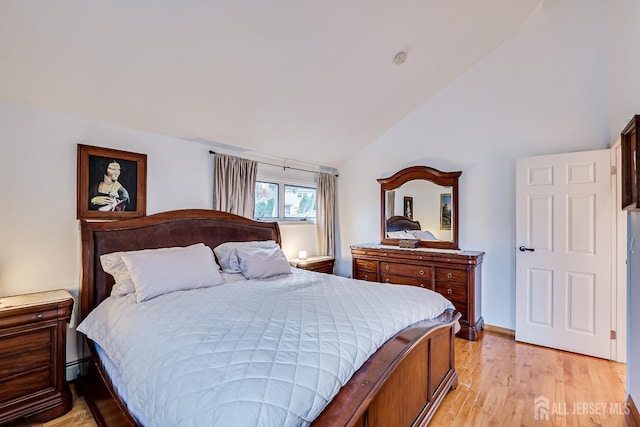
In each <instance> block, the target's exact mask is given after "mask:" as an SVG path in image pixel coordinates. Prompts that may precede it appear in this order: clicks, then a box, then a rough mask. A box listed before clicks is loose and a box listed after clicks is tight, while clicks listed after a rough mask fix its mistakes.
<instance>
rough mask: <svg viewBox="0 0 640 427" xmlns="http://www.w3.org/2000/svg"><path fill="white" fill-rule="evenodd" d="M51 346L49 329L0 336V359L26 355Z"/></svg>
mask: <svg viewBox="0 0 640 427" xmlns="http://www.w3.org/2000/svg"><path fill="white" fill-rule="evenodd" d="M49 344H51V329H50V328H42V329H37V330H35V331H31V332H27V333H21V334H18V333H14V334H11V335H7V336H5V337H2V336H0V357H5V356H9V355H12V354H13V353H26V352H29V351H32V350H34V349H37V348H40V347H42V346H44V345H49Z"/></svg>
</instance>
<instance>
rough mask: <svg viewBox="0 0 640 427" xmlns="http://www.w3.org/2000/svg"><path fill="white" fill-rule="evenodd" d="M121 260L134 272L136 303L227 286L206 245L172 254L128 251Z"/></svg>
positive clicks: (187, 248) (160, 251)
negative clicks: (187, 291) (190, 290)
mask: <svg viewBox="0 0 640 427" xmlns="http://www.w3.org/2000/svg"><path fill="white" fill-rule="evenodd" d="M122 259H123V260H124V263H125V264H126V265H127V268H128V269H129V273H131V279H132V280H133V284H134V285H135V288H136V301H137V302H143V301H147V300H150V299H151V298H155V297H157V296H160V295H164V294H167V293H170V292H175V291H183V290H188V289H196V288H204V287H209V286H215V285H220V284H222V283H224V280H223V279H222V276H221V275H220V271H219V267H218V264H216V261H215V258H214V257H213V252H212V251H211V248H210V247H208V246H204V245H195V246H189V247H186V248H179V249H175V250H173V251H166V250H165V251H162V250H157V251H147V252H139V253H133V252H129V253H124V254H122Z"/></svg>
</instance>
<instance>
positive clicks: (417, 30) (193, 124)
mask: <svg viewBox="0 0 640 427" xmlns="http://www.w3.org/2000/svg"><path fill="white" fill-rule="evenodd" d="M549 2H550V0H518V1H513V0H484V1H477V0H324V1H309V0H267V1H264V0H263V1H259V0H249V1H238V0H110V1H86V0H55V1H46V0H40V1H36V0H0V100H4V101H9V102H12V103H16V104H20V105H27V106H31V107H35V108H41V109H45V110H49V111H56V112H61V113H65V114H69V115H73V116H76V117H80V118H84V119H88V120H92V121H98V122H105V123H112V124H116V125H120V126H125V127H129V128H133V129H139V130H145V131H150V132H156V133H160V134H166V135H172V136H177V137H181V138H185V139H198V140H204V141H211V142H219V143H223V144H231V145H234V146H238V147H243V148H246V149H248V150H253V151H257V152H259V153H265V154H270V155H273V156H279V157H282V158H289V159H295V160H299V161H306V162H312V163H315V164H320V165H325V166H334V167H335V166H339V165H340V164H341V163H342V162H343V161H345V160H346V159H348V158H350V157H351V156H353V155H354V154H355V153H356V152H357V151H358V150H360V149H362V148H363V147H365V146H366V145H367V144H369V143H371V142H372V141H373V140H375V139H376V138H377V137H378V136H379V135H381V134H382V133H383V132H385V131H386V130H387V129H389V128H390V127H392V126H393V125H394V123H396V122H398V121H399V120H400V119H402V118H403V117H405V116H406V115H407V114H409V113H411V112H412V111H413V110H414V109H415V108H416V107H418V106H419V105H420V104H422V103H423V102H425V101H426V100H427V99H429V97H431V96H433V95H434V94H435V93H437V92H438V91H439V90H441V89H442V88H443V87H445V86H446V85H447V84H449V83H450V82H452V81H453V80H454V79H456V78H457V77H458V76H459V75H460V74H462V73H464V72H465V70H467V69H468V68H469V67H471V66H472V65H473V64H475V63H477V62H478V61H479V60H481V59H482V58H483V57H484V56H486V55H487V54H489V53H490V52H491V51H493V50H494V49H495V48H496V47H497V46H499V45H500V44H501V43H503V42H504V41H505V40H507V39H508V38H509V37H510V36H511V35H513V34H514V33H515V32H516V31H518V29H519V28H521V27H522V26H523V25H524V24H525V22H526V21H527V19H529V18H531V17H532V16H534V15H535V14H536V13H539V12H540V11H541V10H543V9H544V7H546V5H547V4H548V3H549ZM400 51H404V52H406V53H407V59H406V62H405V63H404V64H402V65H396V64H395V63H394V60H393V59H394V56H395V55H396V53H398V52H400Z"/></svg>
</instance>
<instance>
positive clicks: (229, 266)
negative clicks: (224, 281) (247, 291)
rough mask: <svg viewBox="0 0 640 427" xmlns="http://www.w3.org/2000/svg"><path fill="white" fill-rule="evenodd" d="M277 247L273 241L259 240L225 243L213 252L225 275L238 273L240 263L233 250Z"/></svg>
mask: <svg viewBox="0 0 640 427" xmlns="http://www.w3.org/2000/svg"><path fill="white" fill-rule="evenodd" d="M273 247H278V244H277V243H276V242H275V241H274V240H260V241H257V242H225V243H221V244H219V245H218V246H216V247H215V248H213V252H215V254H216V258H218V262H219V263H220V267H222V270H223V271H224V272H225V273H240V263H239V262H238V255H237V254H236V252H235V250H236V249H237V248H273Z"/></svg>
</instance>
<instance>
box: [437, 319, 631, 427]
mask: <svg viewBox="0 0 640 427" xmlns="http://www.w3.org/2000/svg"><path fill="white" fill-rule="evenodd" d="M456 370H457V372H458V377H459V383H458V388H457V389H455V390H453V391H451V392H450V393H449V394H448V395H447V397H446V398H445V400H444V401H443V403H442V405H441V406H440V408H439V409H438V411H437V412H436V414H435V416H434V418H433V420H432V422H431V424H432V425H443V426H445V425H446V426H534V425H535V426H545V425H546V426H607V427H609V426H612V427H613V426H628V425H632V424H631V420H630V419H628V417H625V416H624V415H620V414H615V413H614V412H616V411H618V412H623V411H625V410H626V405H625V403H626V398H627V396H626V392H625V384H626V365H624V364H622V363H616V362H610V361H607V360H602V359H597V358H593V357H588V356H582V355H578V354H574V353H568V352H564V351H558V350H552V349H548V348H544V347H538V346H533V345H528V344H523V343H518V342H516V341H514V340H513V338H510V337H506V336H504V335H499V334H496V333H492V332H488V331H483V332H482V334H481V338H480V340H479V341H477V342H470V341H465V340H462V339H456ZM540 397H542V398H546V399H548V405H546V404H545V403H546V402H544V401H541V402H540V403H541V405H540V406H541V407H545V406H546V407H547V408H548V409H549V419H548V421H546V420H541V419H536V417H535V401H536V399H537V398H540ZM636 403H637V402H636ZM540 414H541V413H540Z"/></svg>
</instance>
